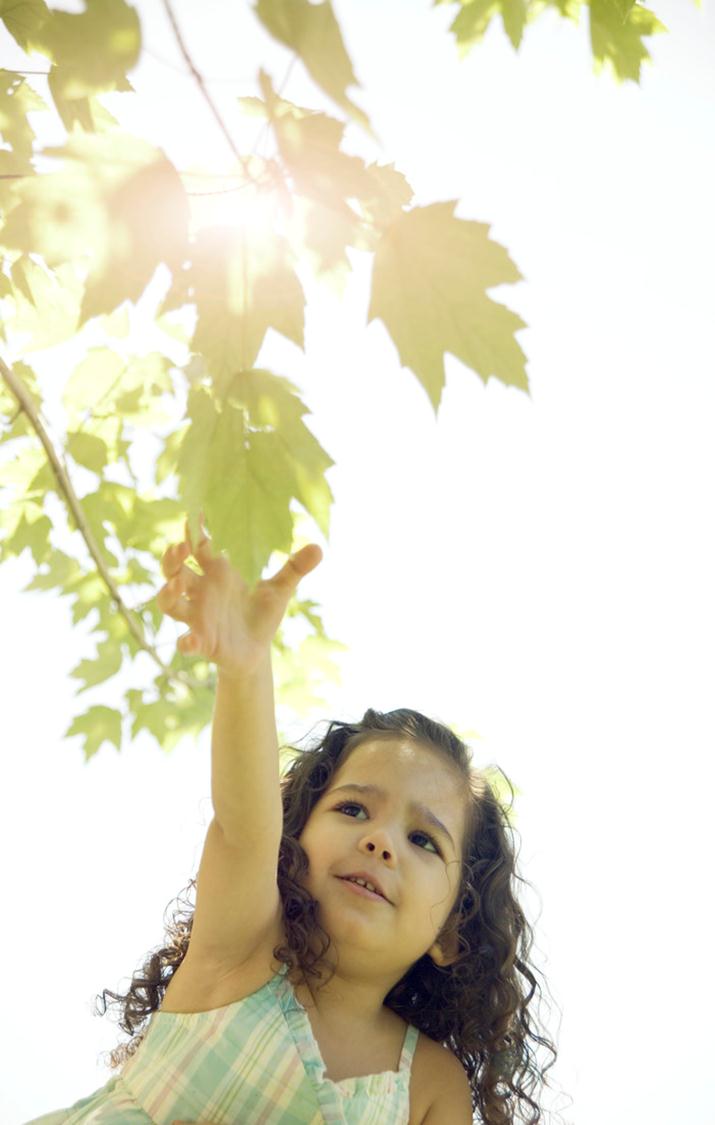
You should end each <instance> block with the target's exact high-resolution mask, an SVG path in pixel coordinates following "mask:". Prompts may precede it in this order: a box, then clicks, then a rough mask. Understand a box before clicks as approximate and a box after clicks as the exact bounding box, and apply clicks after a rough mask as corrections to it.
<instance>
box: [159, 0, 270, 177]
mask: <svg viewBox="0 0 715 1125" xmlns="http://www.w3.org/2000/svg"><path fill="white" fill-rule="evenodd" d="M164 7H165V8H166V14H167V15H168V17H169V21H170V22H171V26H172V28H173V30H174V35H175V36H176V41H177V43H178V44H179V49H180V51H181V53H182V55H183V56H184V59H185V61H186V65H187V66H188V68H189V70H190V71H191V73H192V74H193V76H194V78H195V79H196V82H197V84H198V87H199V89H200V91H201V93H202V94H203V96H204V99H205V101H206V104H207V105H208V107H209V109H210V110H211V113H212V114H213V116H214V118H215V119H216V122H217V124H218V126H219V128H220V130H221V132H222V133H223V135H224V137H225V138H226V141H227V142H228V145H229V148H230V149H231V152H232V153H233V155H234V156H235V157H236V160H238V162H239V164H240V165H241V167H242V168H243V170H244V172H245V173H246V176H247V177H248V178H249V180H251V179H253V176H252V175H251V170H250V165H249V163H248V161H247V160H246V158H245V157H244V156H242V155H241V153H240V152H239V151H238V149H237V147H236V143H235V141H234V139H233V137H232V136H231V134H230V133H229V131H228V129H227V128H226V124H225V122H224V120H223V118H222V116H221V114H220V113H219V111H218V110H217V108H216V106H215V105H214V101H213V98H212V97H211V95H210V94H209V92H208V90H207V89H206V84H205V82H204V80H203V78H202V77H201V75H200V73H199V71H198V70H197V69H196V67H195V66H194V61H193V59H192V58H191V55H190V54H189V52H188V49H187V47H186V44H185V43H184V40H183V37H182V35H181V30H180V28H179V25H178V23H177V22H176V17H175V16H174V12H173V10H172V7H171V3H170V0H164Z"/></svg>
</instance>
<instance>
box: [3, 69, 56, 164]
mask: <svg viewBox="0 0 715 1125" xmlns="http://www.w3.org/2000/svg"><path fill="white" fill-rule="evenodd" d="M47 108H48V107H47V104H46V103H45V102H44V101H43V100H42V98H41V97H40V95H39V94H37V93H35V91H34V90H33V88H32V86H30V85H28V83H27V82H26V81H25V79H24V78H22V77H21V76H20V75H19V74H15V73H14V72H12V71H9V70H0V137H1V138H2V139H3V140H4V141H5V142H6V144H8V145H9V146H10V148H11V149H12V150H13V153H14V155H15V156H16V157H17V165H16V167H17V171H18V172H21V171H22V172H24V171H29V170H30V168H29V166H28V164H27V162H28V161H29V159H30V157H31V156H32V145H33V141H34V140H35V132H34V130H33V128H32V126H31V124H30V122H29V120H28V117H27V114H28V113H35V112H37V111H38V110H43V109H47Z"/></svg>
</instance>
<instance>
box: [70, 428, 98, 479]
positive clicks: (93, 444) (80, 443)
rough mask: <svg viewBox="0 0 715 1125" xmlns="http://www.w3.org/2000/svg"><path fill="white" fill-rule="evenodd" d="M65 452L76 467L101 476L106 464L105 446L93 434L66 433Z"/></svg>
mask: <svg viewBox="0 0 715 1125" xmlns="http://www.w3.org/2000/svg"><path fill="white" fill-rule="evenodd" d="M67 452H68V453H69V455H70V457H72V458H73V460H75V461H76V462H77V464H78V465H84V467H85V469H90V470H91V471H92V472H93V473H97V474H101V472H102V469H104V468H105V467H106V465H107V464H108V457H107V444H106V442H104V441H102V439H101V438H99V437H96V436H95V435H94V434H86V433H82V432H81V431H80V432H77V433H68V434H67Z"/></svg>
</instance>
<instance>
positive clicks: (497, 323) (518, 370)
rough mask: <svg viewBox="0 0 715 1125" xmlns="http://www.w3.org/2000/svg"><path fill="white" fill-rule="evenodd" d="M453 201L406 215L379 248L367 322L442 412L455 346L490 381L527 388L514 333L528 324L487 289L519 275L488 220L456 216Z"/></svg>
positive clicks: (514, 278) (390, 231) (473, 367)
mask: <svg viewBox="0 0 715 1125" xmlns="http://www.w3.org/2000/svg"><path fill="white" fill-rule="evenodd" d="M455 206H456V201H455V200H452V201H450V202H447V203H433V204H432V205H431V206H429V207H415V208H413V209H412V210H411V211H408V212H406V213H405V214H403V215H401V216H400V217H399V218H398V219H397V220H396V221H395V222H394V223H393V224H392V225H391V226H390V227H389V228H388V229H387V230H386V232H385V234H384V235H383V236H382V238H381V239H380V242H379V244H378V247H377V250H376V252H375V265H374V270H373V278H372V296H371V301H370V308H369V311H368V323H369V322H370V321H371V320H373V319H374V318H377V317H379V318H380V319H382V320H383V321H384V323H385V327H386V328H387V330H388V332H389V333H390V335H391V336H392V339H393V341H394V343H395V346H396V347H397V351H398V353H399V356H400V361H401V363H402V364H403V365H404V366H405V367H410V368H411V369H412V370H413V371H414V372H415V374H416V375H417V377H418V379H419V380H420V382H421V383H422V385H423V386H424V388H425V390H426V391H427V394H428V395H429V398H430V401H431V403H432V405H433V407H434V409H435V412H436V411H437V409H438V407H439V403H440V400H441V397H442V389H443V387H444V353H445V352H451V354H452V355H455V356H456V357H457V358H458V359H460V360H461V361H462V363H464V364H466V365H467V366H468V367H471V368H472V369H473V370H474V371H476V372H477V374H479V375H480V376H481V378H482V379H483V380H484V382H485V383H486V382H487V381H488V379H489V377H490V376H491V375H494V376H495V377H496V378H497V379H500V380H501V381H502V382H503V383H507V384H509V385H511V386H514V387H518V388H519V389H521V390H528V382H527V377H526V372H525V356H524V352H523V351H522V349H521V347H520V346H519V344H518V343H517V341H516V340H515V338H514V333H515V332H516V331H517V330H518V329H519V328H524V327H525V324H524V321H523V320H522V319H521V317H519V316H517V315H516V313H513V312H511V311H510V310H509V309H507V308H505V307H504V305H500V304H497V302H495V301H493V300H491V298H489V297H487V295H486V291H487V289H491V288H493V287H494V286H496V285H502V284H504V283H505V282H515V281H519V280H520V279H521V274H520V273H519V271H518V270H517V268H516V266H515V265H514V263H513V262H512V260H511V258H510V257H509V255H508V253H507V251H506V250H505V249H504V247H503V246H501V245H500V244H499V243H498V242H493V241H492V240H491V239H490V238H489V226H488V225H486V224H484V223H477V222H472V221H467V220H463V219H456V218H455V217H454V215H453V211H454V208H455Z"/></svg>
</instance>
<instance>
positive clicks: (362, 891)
mask: <svg viewBox="0 0 715 1125" xmlns="http://www.w3.org/2000/svg"><path fill="white" fill-rule="evenodd" d="M338 878H339V879H340V882H341V883H345V885H346V886H347V888H348V890H351V891H354V892H355V894H358V895H362V896H363V898H371V899H373V900H374V901H375V902H387V899H386V898H383V897H382V895H378V894H375V893H374V892H373V891H369V890H368V889H367V887H361V886H360V884H359V883H353V882H351V881H350V879H343V878H342V877H341V876H338Z"/></svg>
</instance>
